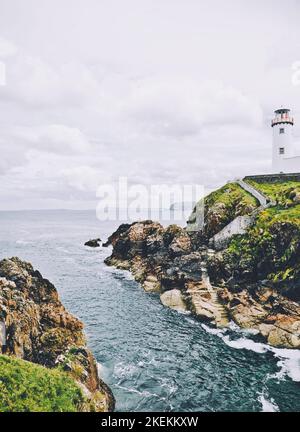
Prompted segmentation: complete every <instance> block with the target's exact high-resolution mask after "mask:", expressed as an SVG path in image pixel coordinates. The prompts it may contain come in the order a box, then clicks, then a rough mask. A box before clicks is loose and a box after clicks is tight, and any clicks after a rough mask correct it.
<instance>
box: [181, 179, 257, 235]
mask: <svg viewBox="0 0 300 432" xmlns="http://www.w3.org/2000/svg"><path fill="white" fill-rule="evenodd" d="M203 204H204V229H203V234H204V240H209V238H210V237H212V236H213V235H214V234H216V233H217V232H219V231H220V230H221V229H222V228H224V227H225V226H226V225H228V224H229V223H230V222H231V221H232V220H234V219H235V218H236V217H237V216H244V215H247V214H250V213H252V211H253V210H254V209H255V208H257V207H258V206H259V203H258V201H257V200H256V198H254V197H253V196H252V195H251V194H249V193H248V192H247V191H245V190H244V189H243V188H241V187H240V186H239V185H238V184H237V183H228V184H226V185H225V186H223V187H222V188H220V189H218V190H216V191H214V192H212V193H210V194H209V195H208V196H207V197H205V198H204V200H203V199H202V200H200V201H199V202H198V203H197V205H196V206H195V208H194V210H193V213H192V214H191V216H190V218H189V221H188V230H193V229H194V227H195V226H194V225H193V224H195V222H196V219H197V220H200V221H201V217H200V214H199V211H198V210H197V209H203ZM195 229H197V227H195Z"/></svg>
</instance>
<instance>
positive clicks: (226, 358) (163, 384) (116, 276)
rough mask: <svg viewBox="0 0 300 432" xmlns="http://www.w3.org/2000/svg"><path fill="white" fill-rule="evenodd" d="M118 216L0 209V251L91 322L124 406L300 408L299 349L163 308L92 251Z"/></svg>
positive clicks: (94, 342)
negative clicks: (28, 267) (92, 241)
mask: <svg viewBox="0 0 300 432" xmlns="http://www.w3.org/2000/svg"><path fill="white" fill-rule="evenodd" d="M116 227H117V224H116V223H108V222H107V223H103V222H99V221H97V219H96V217H95V215H94V213H93V212H76V211H75V212H74V211H41V212H0V256H1V258H4V257H10V256H19V257H20V258H22V259H25V260H28V261H30V262H31V263H32V264H33V265H34V267H35V268H37V269H38V270H39V271H40V272H41V273H42V274H43V276H44V277H46V278H48V279H50V280H51V281H52V282H53V283H54V284H55V286H56V288H57V289H58V291H59V294H60V296H61V298H62V300H63V302H64V304H65V306H66V307H67V308H68V309H69V310H70V311H71V312H73V313H74V314H75V315H76V316H78V317H79V318H80V319H81V320H82V321H83V322H84V324H85V331H86V334H87V337H88V344H89V346H90V348H91V349H92V350H93V352H94V354H95V356H96V359H97V361H98V363H99V368H100V371H101V375H102V376H103V378H104V379H105V381H106V382H107V383H108V384H109V385H110V386H111V388H112V390H113V392H114V395H115V397H116V400H117V410H118V411H262V410H265V411H268V410H273V411H276V410H280V411H300V352H299V351H291V350H276V349H272V348H270V347H268V346H267V345H264V344H262V343H261V342H260V341H259V340H258V339H257V336H255V335H252V334H249V333H247V332H242V331H240V330H239V329H236V328H232V329H231V330H227V331H223V332H222V331H220V330H214V329H211V328H209V327H207V326H205V325H202V324H201V323H200V322H199V321H197V320H196V319H194V318H192V317H191V316H190V315H188V314H179V313H178V312H175V311H172V310H170V309H167V308H164V307H163V306H162V305H161V303H160V302H159V298H158V296H157V295H155V294H146V293H145V292H144V291H143V290H142V289H141V288H140V287H139V285H138V284H137V283H136V282H134V281H133V280H132V279H131V277H130V275H129V274H128V273H126V272H121V271H119V270H115V269H112V268H109V267H107V266H105V265H104V263H103V260H104V258H105V257H106V256H107V255H109V254H110V249H105V248H103V249H102V248H100V249H89V248H86V247H84V246H83V243H84V242H85V241H86V240H88V239H89V238H93V237H99V236H100V237H101V238H102V239H106V237H107V236H108V235H109V234H110V233H111V232H112V231H113V230H114V229H115V228H116Z"/></svg>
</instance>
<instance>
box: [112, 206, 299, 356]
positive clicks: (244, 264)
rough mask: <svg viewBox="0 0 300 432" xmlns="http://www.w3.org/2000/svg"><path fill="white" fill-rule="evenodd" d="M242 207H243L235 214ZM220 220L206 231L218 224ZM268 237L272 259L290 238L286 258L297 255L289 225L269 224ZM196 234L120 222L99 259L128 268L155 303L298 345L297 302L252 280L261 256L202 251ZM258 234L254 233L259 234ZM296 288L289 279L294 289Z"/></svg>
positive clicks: (285, 344) (260, 268)
mask: <svg viewBox="0 0 300 432" xmlns="http://www.w3.org/2000/svg"><path fill="white" fill-rule="evenodd" d="M216 209H217V210H218V212H217V214H216V215H215V216H216V217H217V215H221V213H222V211H223V210H224V209H223V206H222V205H221V206H216V207H215V210H216ZM248 210H249V209H248V208H246V206H244V207H243V208H242V209H237V210H236V212H239V211H241V213H243V212H247V211H248ZM226 211H227V210H226ZM223 216H224V214H223ZM227 217H229V214H228V213H226V218H227ZM221 220H223V219H222V218H221V219H220V220H219V221H218V222H216V221H215V222H216V225H214V228H212V227H210V228H209V229H210V230H212V229H215V227H216V226H217V225H219V226H221V224H222V223H221V222H222V221H221ZM212 221H213V217H212V215H211V218H210V222H211V223H212ZM207 229H208V228H207ZM282 230H283V232H282ZM271 235H272V236H273V237H269V236H268V237H267V238H268V239H269V238H271V239H272V241H274V239H276V248H278V249H276V248H275V247H273V248H270V251H271V253H272V254H275V259H276V260H277V261H279V260H280V259H281V258H280V257H281V255H280V248H281V247H282V245H284V247H290V245H291V241H292V240H293V239H295V238H296V241H294V242H293V247H294V248H291V247H290V248H289V251H290V253H291V255H289V256H293V254H297V253H298V243H297V242H298V240H297V229H296V228H295V227H294V226H293V227H292V226H291V225H290V224H289V223H284V227H283V225H282V223H281V224H277V223H275V224H274V226H272V229H271ZM201 236H202V234H201V235H196V234H195V233H194V232H193V233H189V232H187V230H185V229H184V228H181V227H179V226H177V225H170V226H169V227H167V228H163V227H162V226H161V225H160V224H158V223H157V222H152V221H144V222H136V223H133V224H131V225H122V226H121V227H120V228H119V229H118V230H117V231H116V232H115V233H113V234H112V235H111V236H110V239H111V240H110V241H111V244H112V245H113V251H112V255H111V256H110V257H109V258H107V259H106V261H105V262H106V263H107V264H108V265H114V266H116V267H118V268H123V269H126V270H130V271H131V273H132V274H133V276H134V278H135V280H136V281H138V282H140V283H141V285H142V287H143V288H144V290H145V291H147V292H157V293H160V298H161V302H162V303H163V304H164V305H166V306H168V307H172V308H174V309H178V310H189V311H191V312H192V313H193V314H195V315H196V316H197V317H198V318H199V319H200V320H202V321H208V322H210V323H211V324H212V325H215V326H217V327H228V325H229V322H230V320H233V321H234V322H235V323H236V324H238V325H239V326H240V327H242V328H252V329H255V330H257V331H258V332H259V333H260V334H261V335H262V337H264V338H265V340H266V341H267V342H268V343H270V344H271V345H274V346H278V347H279V346H280V347H288V348H298V347H299V346H300V345H299V344H300V340H299V338H300V334H299V326H300V324H299V322H300V306H299V304H298V303H297V302H293V301H292V300H290V299H288V298H287V297H285V296H283V295H282V294H284V293H285V291H284V289H281V290H278V289H276V288H275V287H274V284H273V283H270V281H269V280H268V279H266V278H264V279H263V280H257V272H261V274H264V272H263V267H264V265H266V264H265V261H264V260H265V259H266V258H265V256H264V257H262V259H261V260H260V262H259V263H257V266H255V265H254V261H253V259H252V258H253V257H252V256H248V255H247V254H244V255H243V256H240V255H239V254H237V255H236V256H234V257H232V255H231V254H230V253H229V252H228V251H227V250H225V251H222V252H216V251H214V250H211V249H208V247H207V246H206V245H205V242H204V241H203V236H202V237H201ZM264 236H265V234H264V233H260V234H259V237H260V238H261V237H264ZM270 251H268V253H270ZM277 254H278V255H277ZM264 255H267V254H264ZM271 256H273V257H274V255H271ZM268 259H270V257H268ZM298 286H299V285H298ZM298 286H297V284H296V282H295V289H294V291H295V292H296V291H297V288H298ZM289 292H290V293H291V289H290V291H289ZM298 292H299V289H298Z"/></svg>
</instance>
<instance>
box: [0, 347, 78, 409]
mask: <svg viewBox="0 0 300 432" xmlns="http://www.w3.org/2000/svg"><path fill="white" fill-rule="evenodd" d="M83 403H84V397H83V395H82V392H81V390H80V388H79V387H78V385H77V384H76V383H75V381H74V380H73V379H72V378H70V377H69V376H68V375H67V374H65V373H63V372H61V371H59V370H56V369H46V368H44V367H43V366H40V365H36V364H33V363H30V362H27V361H24V360H20V359H16V358H13V357H8V356H4V355H0V412H62V411H64V412H75V411H78V410H79V408H80V406H81V405H82V404H83Z"/></svg>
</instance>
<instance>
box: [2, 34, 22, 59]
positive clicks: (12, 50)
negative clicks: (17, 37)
mask: <svg viewBox="0 0 300 432" xmlns="http://www.w3.org/2000/svg"><path fill="white" fill-rule="evenodd" d="M17 51H18V49H17V47H16V46H15V45H14V44H13V43H12V42H10V41H8V40H6V39H4V38H2V37H0V59H3V58H7V57H11V56H14V55H15V54H16V53H17Z"/></svg>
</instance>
